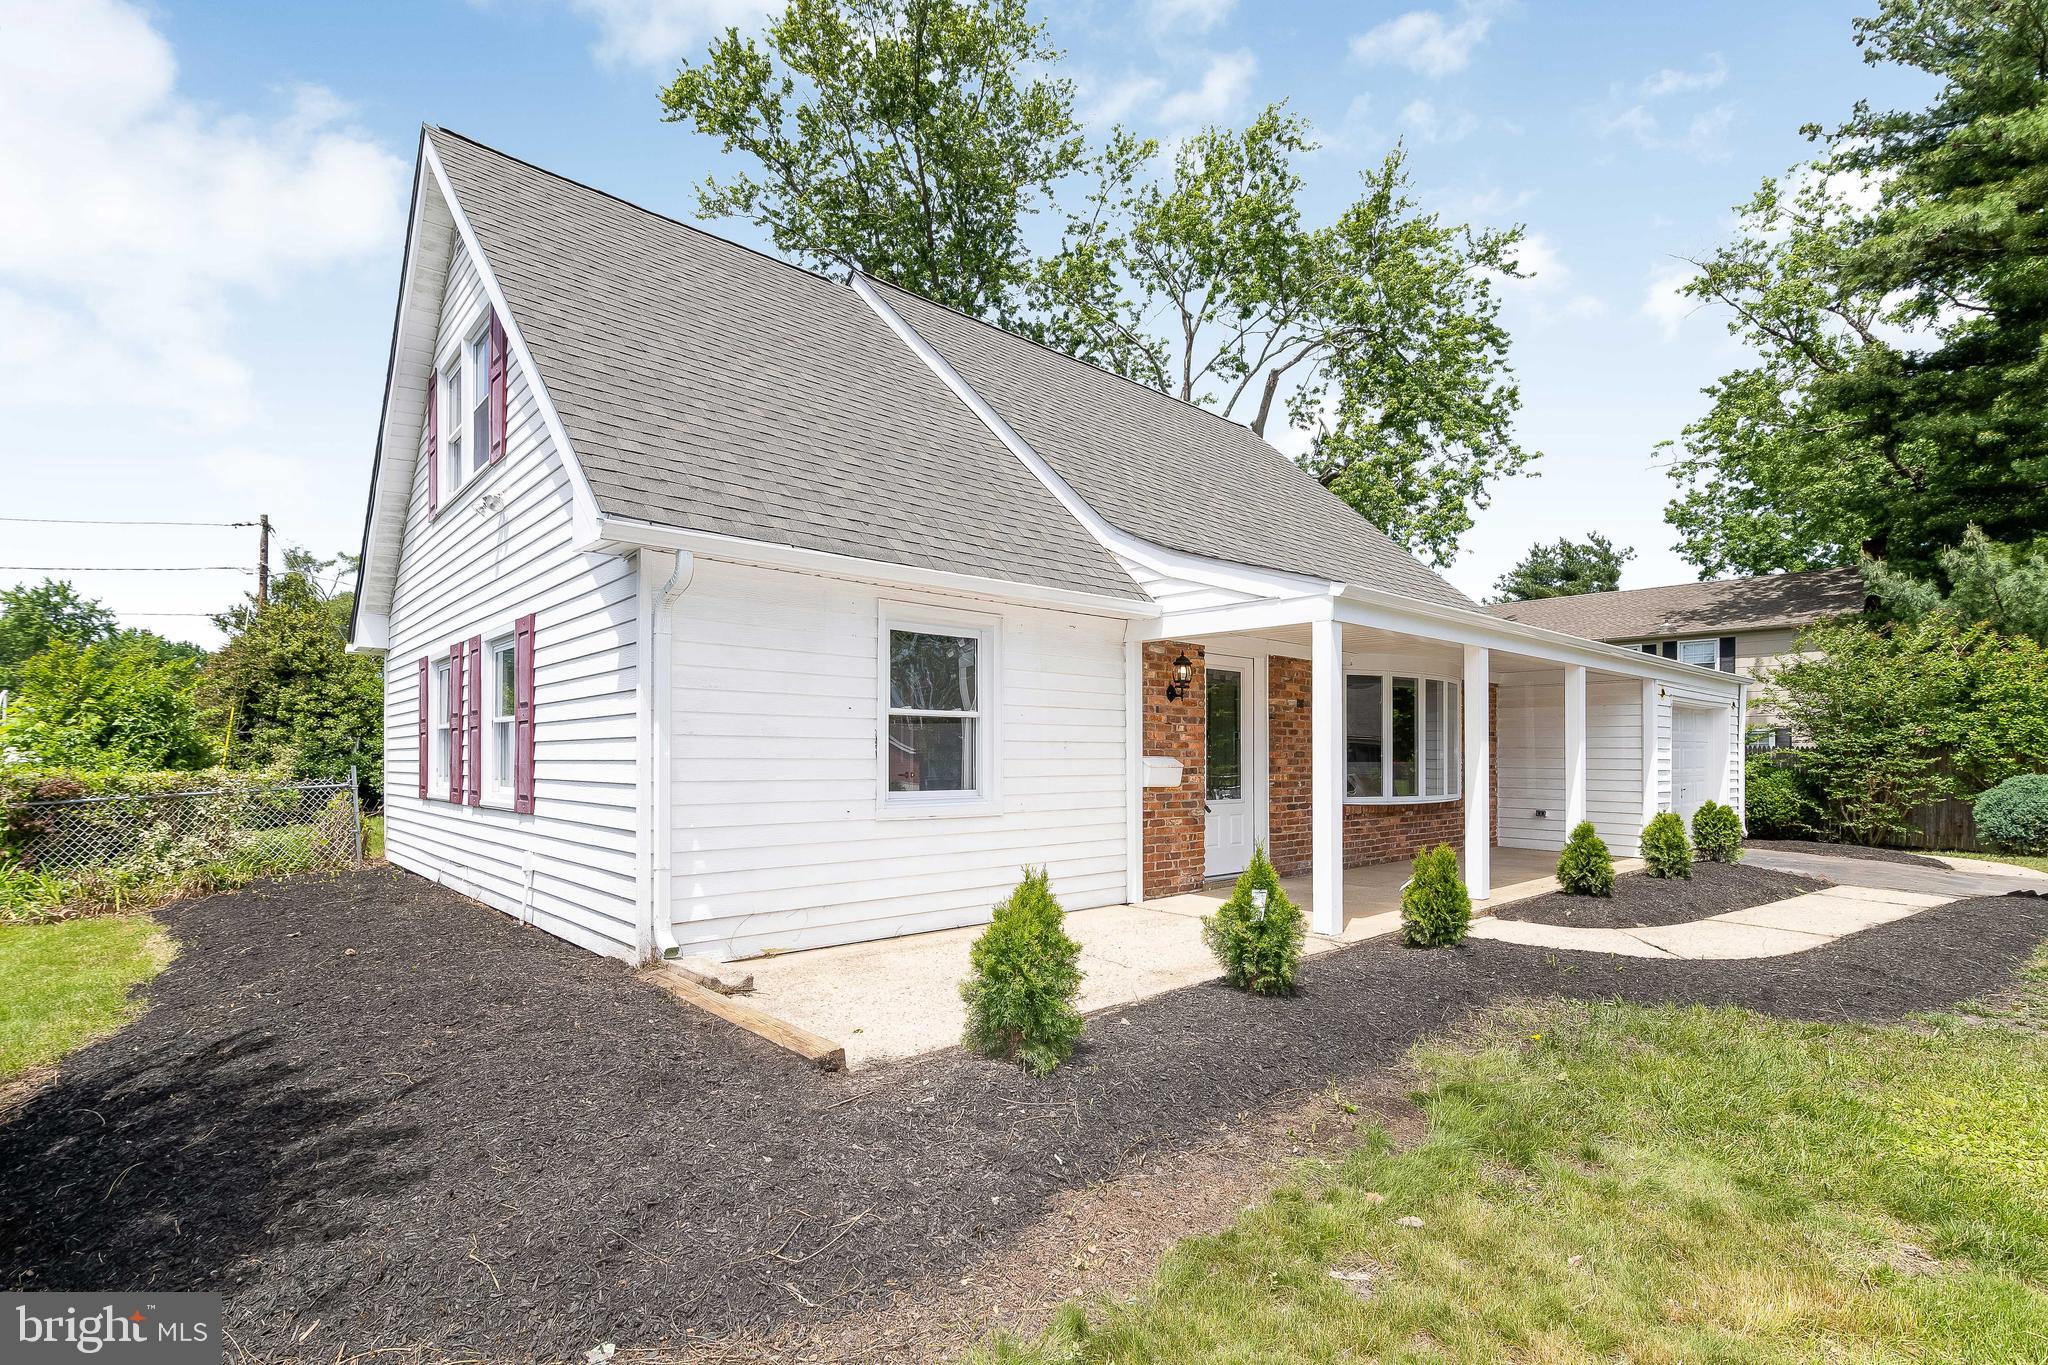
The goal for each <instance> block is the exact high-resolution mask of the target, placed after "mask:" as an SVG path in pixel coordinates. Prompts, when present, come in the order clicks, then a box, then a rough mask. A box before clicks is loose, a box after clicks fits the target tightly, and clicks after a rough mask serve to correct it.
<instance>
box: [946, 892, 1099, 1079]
mask: <svg viewBox="0 0 2048 1365" xmlns="http://www.w3.org/2000/svg"><path fill="white" fill-rule="evenodd" d="M1065 918H1066V915H1065V912H1064V911H1062V910H1061V909H1060V903H1059V902H1058V901H1057V900H1054V899H1053V894H1052V886H1051V882H1050V880H1049V878H1048V877H1047V875H1046V871H1045V869H1044V868H1042V867H1040V868H1030V867H1027V868H1025V869H1024V880H1023V881H1022V882H1020V883H1018V885H1017V889H1016V890H1014V891H1012V892H1011V893H1010V894H1009V896H1008V898H1007V899H1005V900H1004V901H1003V902H1002V903H1001V904H999V905H997V906H996V908H995V915H994V917H993V918H992V919H991V920H990V921H989V926H988V928H987V929H985V930H983V931H982V935H981V937H980V938H978V939H976V940H975V941H974V948H973V950H972V952H971V953H970V954H969V959H968V960H969V962H970V963H971V964H972V966H973V971H974V974H973V975H972V976H970V977H968V978H967V979H966V980H965V981H962V982H961V983H960V998H961V999H963V1000H965V1001H966V1002H967V1031H966V1035H965V1042H966V1044H967V1046H968V1047H969V1048H971V1049H973V1050H974V1051H976V1052H979V1053H980V1054H981V1055H983V1056H984V1057H994V1058H997V1059H999V1060H1002V1061H1014V1062H1017V1063H1019V1064H1021V1065H1022V1066H1024V1067H1025V1068H1026V1069H1027V1070H1029V1071H1031V1072H1032V1073H1034V1074H1036V1075H1040V1076H1043V1075H1045V1074H1046V1073H1047V1072H1049V1071H1051V1070H1052V1069H1053V1068H1054V1067H1056V1066H1058V1065H1059V1064H1060V1063H1061V1062H1064V1061H1066V1060H1067V1058H1069V1057H1071V1056H1072V1055H1073V1053H1074V1044H1075V1042H1076V1041H1077V1040H1078V1039H1079V1038H1080V1036H1081V1013H1080V1011H1079V1010H1077V1009H1075V1008H1074V999H1075V997H1076V996H1078V995H1079V994H1080V991H1081V968H1080V965H1079V959H1080V956H1081V945H1080V944H1078V943H1076V942H1074V940H1073V939H1071V938H1069V937H1068V936H1067V931H1066V928H1065V926H1064V925H1063V923H1062V921H1063V920H1064V919H1065Z"/></svg>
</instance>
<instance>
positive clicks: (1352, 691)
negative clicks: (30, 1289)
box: [1344, 673, 1464, 802]
mask: <svg viewBox="0 0 2048 1365" xmlns="http://www.w3.org/2000/svg"><path fill="white" fill-rule="evenodd" d="M1458 691H1459V685H1458V684H1457V683H1456V682H1453V681H1451V680H1450V679H1447V678H1421V677H1408V676H1403V675H1400V674H1384V673H1352V674H1348V675H1346V677H1345V679H1344V796H1345V799H1346V800H1348V801H1353V802H1374V801H1442V800H1448V799H1450V798H1452V797H1455V796H1457V795H1458V794H1459V791H1460V790H1461V787H1460V783H1461V780H1462V769H1463V765H1464V754H1463V751H1462V747H1461V745H1460V743H1459V740H1460V735H1459V732H1458V725H1459V713H1458Z"/></svg>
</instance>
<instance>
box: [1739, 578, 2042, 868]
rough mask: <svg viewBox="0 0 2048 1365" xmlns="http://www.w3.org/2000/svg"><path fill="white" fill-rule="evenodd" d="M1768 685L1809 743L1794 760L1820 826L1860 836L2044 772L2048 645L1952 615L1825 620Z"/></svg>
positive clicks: (1872, 835)
mask: <svg viewBox="0 0 2048 1365" xmlns="http://www.w3.org/2000/svg"><path fill="white" fill-rule="evenodd" d="M1799 651H1800V652H1799V654H1798V655H1797V656H1795V659H1794V661H1793V662H1791V663H1789V664H1784V665H1781V666H1779V667H1778V668H1776V669H1773V670H1772V671H1771V672H1770V673H1769V674H1768V675H1767V677H1766V679H1765V681H1766V683H1767V685H1768V686H1769V687H1770V689H1771V692H1772V694H1773V697H1772V700H1773V702H1774V704H1775V705H1776V707H1777V708H1778V710H1779V711H1780V713H1781V714H1783V715H1784V716H1785V717H1786V719H1787V720H1788V721H1789V722H1790V723H1791V724H1792V725H1794V726H1795V727H1797V728H1798V729H1799V730H1801V731H1802V732H1804V733H1805V734H1806V735H1807V736H1808V737H1809V738H1810V739H1811V740H1812V743H1813V747H1812V748H1811V749H1810V750H1807V751H1803V752H1802V753H1801V755H1800V758H1799V762H1800V766H1801V776H1802V777H1803V778H1804V779H1805V780H1806V782H1807V783H1808V784H1810V786H1811V787H1812V788H1813V790H1814V792H1815V794H1816V796H1817V798H1818V801H1819V804H1820V807H1821V810H1820V811H1819V812H1818V816H1819V820H1820V823H1822V824H1826V825H1832V826H1834V827H1835V828H1836V829H1838V830H1839V831H1840V832H1843V833H1846V834H1848V835H1850V836H1852V837H1854V838H1858V839H1866V840H1868V839H1877V838H1881V837H1883V836H1884V835H1886V834H1888V833H1890V832H1893V831H1896V830H1900V829H1903V828H1904V826H1905V815H1906V813H1907V812H1908V811H1910V810H1911V809H1912V808H1913V807H1915V806H1918V805H1922V804H1924V803H1926V802H1929V801H1934V800H1937V799H1939V798H1942V797H1962V798H1969V797H1972V796H1975V795H1976V794H1977V793H1979V792H1981V791H1983V790H1985V789H1986V788H1988V787H1992V786H1995V785H1997V784H1998V783H1999V782H2002V781H2004V780H2005V779H2006V778H2008V777H2013V776H2016V775H2018V774H2021V773H2028V772H2041V771H2044V770H2048V648H2044V647H2043V646H2042V645H2041V644H2039V643H2037V642H2035V641H2033V640H2031V639H2028V638H2026V637H2023V636H2009V635H2000V634H1999V633H1998V632H1996V631H1994V630H1992V629H1991V628H1990V627H1989V626H1986V625H1984V624H1982V623H1979V622H1973V621H1969V620H1967V619H1965V618H1963V617H1961V616H1959V615H1957V614H1956V613H1955V612H1953V611H1935V612H1932V613H1929V614H1928V615H1926V616H1924V617H1922V618H1921V619H1920V620H1918V621H1912V622H1900V623H1896V624H1892V625H1881V626H1880V625H1872V624H1870V623H1868V622H1865V621H1860V620H1849V621H1840V622H1829V623H1824V624H1822V625H1819V626H1815V627H1813V628H1812V629H1811V630H1808V631H1807V632H1806V633H1805V634H1804V635H1802V636H1801V637H1800V641H1799Z"/></svg>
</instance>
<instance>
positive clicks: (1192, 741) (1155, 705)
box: [1144, 640, 1209, 899]
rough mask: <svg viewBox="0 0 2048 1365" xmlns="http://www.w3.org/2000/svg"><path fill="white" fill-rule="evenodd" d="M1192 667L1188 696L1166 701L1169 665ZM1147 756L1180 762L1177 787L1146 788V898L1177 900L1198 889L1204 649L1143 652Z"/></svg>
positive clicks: (1158, 646) (1204, 758) (1205, 736)
mask: <svg viewBox="0 0 2048 1365" xmlns="http://www.w3.org/2000/svg"><path fill="white" fill-rule="evenodd" d="M1181 654H1186V655H1187V656H1188V659H1189V661H1190V662H1192V663H1193V664H1194V666H1195V669H1194V677H1193V679H1192V680H1191V681H1190V682H1189V684H1188V694H1187V695H1186V696H1184V697H1181V698H1178V699H1176V700H1174V701H1168V700H1167V699H1166V686H1167V684H1168V683H1170V682H1172V681H1173V661H1174V659H1175V658H1177V657H1178V656H1180V655H1181ZM1144 688H1145V691H1144V711H1145V735H1144V739H1145V753H1146V755H1147V756H1148V757H1161V758H1177V759H1179V760H1180V785H1179V786H1178V787H1147V788H1145V831H1144V835H1145V895H1146V897H1147V898H1148V899H1149V898H1151V897H1153V896H1177V895H1179V894H1181V893H1182V892H1184V891H1199V890H1200V889H1201V886H1202V857H1203V853H1204V849H1203V831H1204V815H1205V809H1204V796H1205V794H1206V793H1207V791H1208V781H1207V774H1206V772H1205V769H1206V767H1207V765H1208V761H1209V707H1208V683H1207V678H1206V673H1205V669H1204V660H1203V656H1202V647H1201V646H1200V645H1196V644H1188V643H1186V642H1184V641H1179V640H1160V641H1155V642H1154V643H1152V644H1148V645H1146V646H1145V665H1144Z"/></svg>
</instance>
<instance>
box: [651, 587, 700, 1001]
mask: <svg viewBox="0 0 2048 1365" xmlns="http://www.w3.org/2000/svg"><path fill="white" fill-rule="evenodd" d="M664 569H665V570H666V571H667V574H666V577H665V578H663V579H662V581H661V582H660V583H659V585H658V586H657V584H656V579H657V578H659V577H661V575H662V573H663V570H664ZM696 571H697V560H696V557H695V556H694V555H692V554H690V553H689V552H688V551H675V550H662V549H643V550H641V551H640V563H639V592H640V612H639V625H640V637H639V638H640V639H641V641H642V642H643V644H644V648H643V650H642V652H641V658H642V659H643V660H645V662H646V666H645V667H644V668H642V669H641V670H640V687H639V694H640V696H639V709H640V727H641V728H640V736H641V742H640V759H641V765H640V771H641V773H642V782H643V784H644V785H643V790H644V792H645V794H646V798H647V800H646V804H645V809H646V811H647V816H646V821H645V823H644V824H643V825H642V827H641V836H642V844H643V848H644V850H645V851H644V853H643V855H642V858H641V871H642V874H643V875H642V886H643V891H642V894H641V897H640V903H641V907H642V910H641V923H640V924H639V926H638V930H639V933H638V935H637V937H638V939H639V942H638V944H637V945H636V947H637V949H638V952H639V955H640V957H641V959H642V960H643V961H651V960H656V959H660V958H667V957H674V956H676V954H677V953H678V952H679V951H680V946H679V945H678V944H677V943H676V934H675V919H674V916H673V914H672V913H671V910H670V907H671V905H672V904H673V901H674V890H675V888H674V878H673V869H674V864H675V839H676V831H675V781H674V776H673V773H672V772H671V767H672V764H673V749H674V746H673V743H672V740H671V733H672V730H673V728H674V713H675V700H674V693H673V689H672V686H671V683H670V672H671V669H672V666H673V660H672V658H671V655H672V654H673V652H674V639H675V604H676V599H678V598H679V597H681V596H682V595H683V593H684V592H686V591H687V590H688V589H689V586H690V580H691V578H692V577H693V576H695V574H696Z"/></svg>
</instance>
